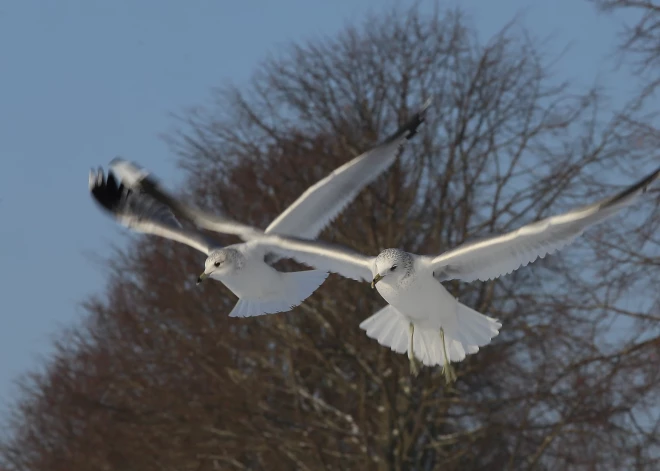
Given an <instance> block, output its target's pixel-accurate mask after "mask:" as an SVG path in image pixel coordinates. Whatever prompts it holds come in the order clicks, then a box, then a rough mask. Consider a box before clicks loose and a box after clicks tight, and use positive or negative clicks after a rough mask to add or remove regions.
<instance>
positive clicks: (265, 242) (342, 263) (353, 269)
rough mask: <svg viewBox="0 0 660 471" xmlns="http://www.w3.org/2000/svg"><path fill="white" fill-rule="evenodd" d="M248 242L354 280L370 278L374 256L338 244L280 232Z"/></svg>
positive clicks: (369, 279)
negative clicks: (288, 235) (283, 234)
mask: <svg viewBox="0 0 660 471" xmlns="http://www.w3.org/2000/svg"><path fill="white" fill-rule="evenodd" d="M249 243H251V244H255V245H259V246H260V247H263V248H265V250H266V251H267V252H273V253H276V254H278V255H279V256H281V257H289V258H292V259H294V260H296V261H298V262H300V263H304V264H306V265H309V266H310V267H314V268H317V269H319V270H324V271H329V272H332V273H337V274H339V275H341V276H343V277H346V278H351V279H353V280H357V281H371V278H372V271H371V268H372V267H373V265H374V262H375V260H376V258H375V257H367V256H365V255H362V254H360V253H357V252H355V251H353V250H351V249H348V248H345V247H342V246H339V245H333V244H328V243H325V242H320V241H311V240H305V239H298V238H294V237H286V236H280V235H264V236H262V237H259V238H256V239H253V240H252V241H251V242H249Z"/></svg>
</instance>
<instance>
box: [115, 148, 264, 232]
mask: <svg viewBox="0 0 660 471" xmlns="http://www.w3.org/2000/svg"><path fill="white" fill-rule="evenodd" d="M110 168H111V169H112V171H113V172H114V173H116V174H117V175H118V176H119V177H120V178H121V179H122V181H125V182H130V185H131V187H132V188H134V189H138V188H139V189H140V190H141V191H143V192H145V193H146V194H148V195H149V196H150V197H152V198H153V199H155V200H156V201H158V202H159V203H161V204H163V205H165V206H167V207H168V208H169V209H170V211H172V213H174V214H175V215H176V216H177V217H179V218H181V219H187V220H189V221H190V222H192V223H193V224H195V225H196V226H197V227H201V228H204V229H207V230H210V231H214V232H221V233H223V234H233V235H237V236H239V237H241V238H243V239H244V240H247V239H249V238H250V237H254V236H257V235H260V234H263V232H262V231H260V230H258V229H255V228H253V227H252V226H248V225H245V224H242V223H240V222H238V221H235V220H233V219H231V218H229V217H227V216H224V215H222V214H209V213H208V212H206V211H202V210H201V209H198V208H195V207H193V206H190V205H187V204H185V203H182V202H181V201H179V200H178V199H177V198H174V197H173V196H172V195H170V194H169V192H168V191H167V190H165V188H163V187H162V186H161V185H160V184H159V183H158V181H157V180H156V178H155V177H154V176H153V175H152V174H151V173H149V172H148V171H146V170H145V169H144V168H140V167H138V166H137V165H136V164H134V163H133V162H129V161H127V160H124V159H121V158H119V157H116V158H114V159H113V160H112V161H111V162H110Z"/></svg>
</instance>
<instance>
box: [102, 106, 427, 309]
mask: <svg viewBox="0 0 660 471" xmlns="http://www.w3.org/2000/svg"><path fill="white" fill-rule="evenodd" d="M429 105H430V100H429V101H427V102H426V103H425V104H424V105H423V106H422V107H421V108H420V110H419V111H418V112H416V113H415V114H414V115H413V116H412V117H411V118H410V119H409V120H408V121H407V122H406V123H405V124H404V125H403V126H402V127H400V128H399V129H398V130H397V131H396V132H395V133H394V134H393V135H391V136H390V137H388V138H387V139H385V140H384V141H383V142H382V143H381V144H380V145H378V146H376V147H374V148H372V149H371V150H369V151H367V152H365V153H363V154H361V155H359V156H357V157H355V158H354V159H353V160H351V161H349V162H348V163H346V164H344V165H342V166H341V167H339V168H338V169H336V170H334V171H333V172H332V173H331V174H330V175H328V176H327V177H325V178H324V179H322V180H321V181H319V182H317V183H316V184H315V185H313V186H312V187H310V188H309V189H308V190H307V191H305V193H303V195H302V196H300V197H299V198H298V199H297V200H296V201H295V202H294V203H293V204H292V205H291V206H290V207H289V208H287V209H286V210H285V211H284V212H283V213H282V214H281V215H280V216H279V217H277V218H276V219H275V220H274V221H273V222H272V223H271V224H270V225H269V226H268V228H267V229H266V230H265V231H259V230H256V229H253V228H252V227H250V226H246V225H243V224H240V223H238V222H236V221H233V220H231V219H228V218H222V222H221V223H219V224H216V225H215V226H214V228H215V230H219V232H225V233H228V234H236V235H241V236H245V234H248V233H251V232H253V233H254V234H255V235H260V234H264V233H266V234H284V235H286V234H295V235H296V236H297V237H301V238H309V239H314V238H316V237H317V236H318V234H319V233H320V232H321V231H322V230H323V228H324V227H325V226H326V225H327V224H329V223H330V222H331V221H332V220H333V219H334V218H335V217H336V216H337V215H338V214H339V213H340V212H341V211H342V210H343V209H344V208H345V207H346V205H348V204H349V203H350V202H351V201H352V200H353V199H354V198H355V197H356V196H357V194H358V193H359V192H360V191H361V190H362V189H363V188H364V187H365V186H367V185H368V184H369V183H371V182H372V181H373V180H375V179H376V177H378V176H379V175H380V174H381V173H383V172H384V171H385V170H387V169H388V168H389V167H390V166H391V165H392V163H394V161H395V160H396V158H397V157H398V156H399V155H400V154H401V152H402V151H403V148H404V144H405V143H406V142H407V140H408V139H410V138H412V137H413V136H414V135H415V134H416V133H417V128H418V127H419V126H420V125H421V123H422V122H423V121H424V118H425V115H426V110H427V108H428V107H429ZM148 175H149V173H148V172H147V171H146V170H144V169H142V168H139V167H137V166H136V165H134V164H133V163H131V162H128V161H126V160H123V159H119V158H116V159H114V160H113V161H112V162H111V163H110V171H109V172H108V176H107V178H105V176H104V173H103V170H102V169H99V170H98V171H94V170H92V171H91V172H90V176H89V187H90V192H91V194H92V196H93V198H94V200H95V201H96V202H97V203H98V204H99V205H100V207H101V208H102V209H104V210H105V211H106V212H108V213H110V214H111V215H112V216H113V217H114V218H115V219H116V220H117V221H118V222H119V223H120V224H122V225H124V226H126V227H128V228H130V229H133V230H135V231H137V232H142V233H146V234H152V235H157V236H160V237H165V238H168V239H172V240H175V241H177V242H181V243H183V244H186V245H189V246H190V247H193V248H194V249H197V250H199V251H200V252H202V253H204V254H206V255H207V259H206V262H205V264H204V271H203V273H202V274H201V275H200V276H199V278H198V283H200V282H202V281H203V280H204V279H206V278H212V279H216V280H220V281H222V282H223V283H224V284H225V285H226V286H227V287H228V288H229V289H230V290H231V291H232V292H233V293H234V294H235V295H236V296H238V298H239V300H238V302H237V303H236V306H234V308H233V309H232V311H231V313H230V314H229V315H230V316H231V317H249V316H259V315H262V314H272V313H277V312H285V311H288V310H290V309H292V308H293V307H295V306H297V305H299V304H300V303H302V302H303V301H304V300H305V299H307V298H308V297H309V296H311V295H312V293H314V291H316V289H317V288H318V287H319V286H320V285H321V284H322V283H323V282H324V281H325V279H326V278H327V276H328V273H327V271H326V270H322V269H320V270H318V269H317V270H306V271H297V272H290V273H284V272H280V271H278V270H276V269H275V268H273V267H272V266H271V265H270V264H269V263H271V262H273V261H274V260H276V259H277V258H278V257H277V255H276V254H275V253H272V252H271V253H268V252H267V251H266V250H265V248H264V247H262V246H261V245H259V244H257V243H256V242H255V241H247V242H244V243H239V244H234V245H230V246H227V247H222V246H220V245H219V244H218V243H217V242H216V241H214V240H213V239H212V238H210V237H207V236H205V235H204V234H202V233H201V232H198V231H195V230H188V229H184V228H183V227H182V226H181V224H180V223H179V221H178V220H177V219H176V216H175V214H173V213H172V211H170V209H169V208H167V207H166V206H165V205H163V204H162V203H161V202H158V201H157V200H156V199H154V198H153V197H151V196H150V195H148V194H146V193H145V191H144V189H142V188H141V187H140V186H141V182H142V181H143V180H145V179H146V180H147V181H149V182H151V181H152V179H151V178H147V177H148ZM119 180H121V182H120V181H119Z"/></svg>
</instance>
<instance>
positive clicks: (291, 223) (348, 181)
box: [264, 99, 431, 239]
mask: <svg viewBox="0 0 660 471" xmlns="http://www.w3.org/2000/svg"><path fill="white" fill-rule="evenodd" d="M430 104H431V100H430V99H429V100H427V101H426V102H425V103H424V105H423V106H422V107H421V108H420V109H419V110H418V111H417V112H416V113H415V114H414V115H413V117H412V118H410V119H409V120H408V122H406V124H404V125H403V126H401V127H400V128H399V129H398V130H397V131H396V132H395V133H394V134H392V135H391V136H389V137H388V138H387V139H385V140H384V141H383V142H382V143H380V144H379V145H378V146H376V147H374V148H372V149H371V150H368V151H367V152H365V153H363V154H361V155H359V156H357V157H355V158H354V159H353V160H351V161H350V162H348V163H346V164H344V165H342V166H341V167H339V168H337V169H336V170H334V171H333V172H332V173H331V174H330V175H328V176H327V177H325V178H324V179H323V180H321V181H319V182H318V183H316V184H314V185H313V186H311V187H309V188H308V189H307V190H306V191H305V192H304V193H303V194H302V195H301V196H300V197H299V198H298V199H297V200H296V201H294V203H293V204H292V205H291V206H289V207H288V208H287V209H286V210H285V211H284V212H283V213H282V214H280V215H279V216H278V217H277V218H276V219H275V220H274V221H273V222H272V223H271V224H270V225H269V226H268V227H267V228H266V230H265V231H264V232H265V233H266V234H275V233H277V234H284V235H295V236H296V237H299V238H302V239H316V237H317V236H318V235H319V233H320V232H321V231H322V230H323V228H325V227H326V226H327V225H328V224H329V223H330V222H332V220H333V219H334V218H335V217H337V215H338V214H339V213H341V211H342V210H343V209H344V208H345V207H346V206H347V205H348V204H349V203H350V202H351V201H353V200H354V199H355V197H356V196H357V195H358V193H360V191H362V189H363V188H364V187H366V186H367V185H369V184H370V183H371V182H373V181H374V180H375V179H376V178H377V177H378V176H379V175H380V174H382V173H383V172H384V171H385V170H387V169H388V168H390V167H391V166H392V164H393V163H394V161H395V160H396V158H397V157H398V156H399V155H400V154H401V152H402V151H403V148H404V145H405V143H406V141H407V140H408V139H410V138H412V137H413V136H414V135H415V134H416V133H417V128H418V127H419V125H420V124H422V122H424V118H425V116H426V110H427V109H428V107H429V106H430Z"/></svg>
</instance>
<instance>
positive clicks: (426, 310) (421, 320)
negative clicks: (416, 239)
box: [376, 274, 457, 330]
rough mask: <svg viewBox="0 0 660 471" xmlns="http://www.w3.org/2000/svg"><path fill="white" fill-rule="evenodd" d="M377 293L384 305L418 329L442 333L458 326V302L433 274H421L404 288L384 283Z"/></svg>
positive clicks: (380, 283) (380, 285)
mask: <svg viewBox="0 0 660 471" xmlns="http://www.w3.org/2000/svg"><path fill="white" fill-rule="evenodd" d="M383 281H386V280H383ZM376 289H377V290H378V292H379V293H380V295H381V296H382V297H383V298H384V299H385V301H387V302H388V303H390V304H391V305H392V306H394V307H395V308H396V309H397V311H399V312H400V313H401V314H403V315H404V316H406V317H407V318H408V319H409V320H410V321H412V322H413V323H414V324H415V325H417V326H419V327H423V328H428V329H438V330H439V329H440V327H444V328H448V327H450V326H453V325H454V324H455V323H456V307H457V301H456V299H455V298H454V297H453V296H452V295H451V294H450V293H449V292H448V291H447V290H446V289H445V287H444V286H442V284H440V283H439V282H438V281H436V280H435V279H434V278H433V277H432V276H431V275H430V274H429V275H426V276H424V275H422V274H418V276H416V277H415V280H414V281H413V282H412V283H411V284H410V285H408V286H406V287H405V288H400V287H395V286H391V285H389V284H388V283H383V282H382V281H381V282H379V283H377V284H376Z"/></svg>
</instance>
